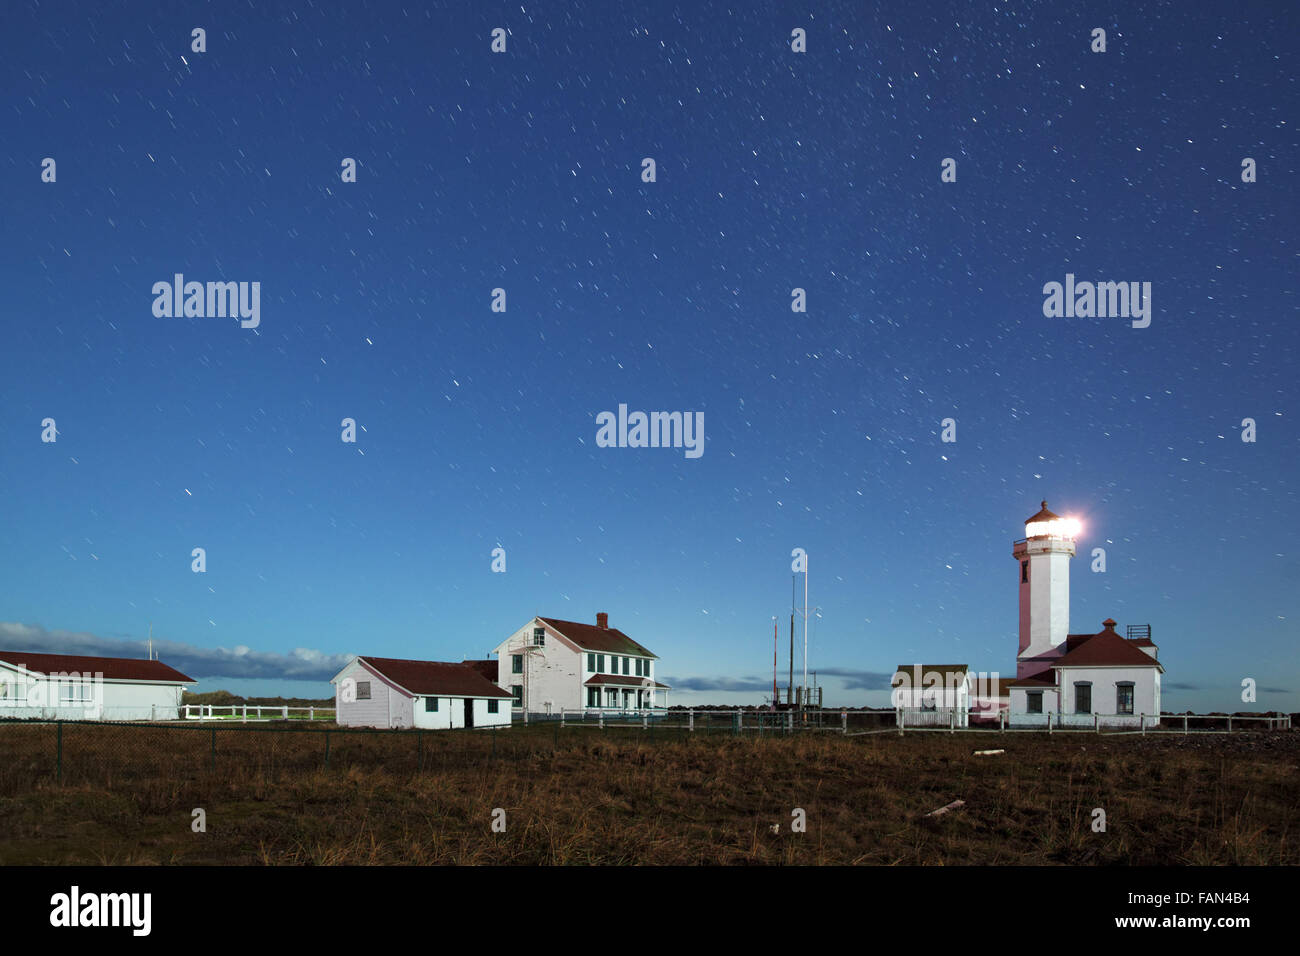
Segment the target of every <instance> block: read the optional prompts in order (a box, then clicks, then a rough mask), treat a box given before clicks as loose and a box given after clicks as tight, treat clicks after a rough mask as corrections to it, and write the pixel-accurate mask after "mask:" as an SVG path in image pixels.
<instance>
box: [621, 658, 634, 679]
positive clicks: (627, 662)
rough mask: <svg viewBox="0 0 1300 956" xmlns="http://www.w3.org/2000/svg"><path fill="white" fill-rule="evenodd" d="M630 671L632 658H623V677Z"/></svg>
mask: <svg viewBox="0 0 1300 956" xmlns="http://www.w3.org/2000/svg"><path fill="white" fill-rule="evenodd" d="M631 669H632V658H630V657H625V658H623V676H624V677H626V676H627V674H628V671H630V670H631Z"/></svg>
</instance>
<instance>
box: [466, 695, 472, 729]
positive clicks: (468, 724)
mask: <svg viewBox="0 0 1300 956" xmlns="http://www.w3.org/2000/svg"><path fill="white" fill-rule="evenodd" d="M465 726H466V727H473V726H474V698H472V697H466V698H465Z"/></svg>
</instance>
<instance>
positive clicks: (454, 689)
mask: <svg viewBox="0 0 1300 956" xmlns="http://www.w3.org/2000/svg"><path fill="white" fill-rule="evenodd" d="M357 660H358V661H359V662H360V663H361V664H363V665H364V666H365V667H367V668H369V669H370V670H372V671H374V672H375V673H376V674H378V675H379V676H381V677H383V678H384V679H386V680H387V681H389V682H390V683H392V684H395V685H396V686H397V687H398V688H399V689H401V690H404V691H406V692H407V693H408V694H410V695H411V696H413V697H416V696H425V697H428V696H443V697H500V698H502V699H505V698H507V697H509V696H510V694H509V693H508V692H507V691H504V690H502V689H501V688H500V687H498V686H497V685H496V684H494V683H492V682H491V681H490V680H488V679H487V678H486V677H484V676H483V675H482V674H480V673H479V672H478V671H477V670H475V669H474V668H473V667H470V666H469V665H467V664H453V663H450V662H444V661H407V660H401V659H399V658H394V657H358V658H357Z"/></svg>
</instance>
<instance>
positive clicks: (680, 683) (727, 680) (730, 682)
mask: <svg viewBox="0 0 1300 956" xmlns="http://www.w3.org/2000/svg"><path fill="white" fill-rule="evenodd" d="M664 683H665V684H667V685H668V686H669V687H671V688H672V689H673V690H718V691H744V692H747V693H752V692H754V691H767V692H768V693H769V694H770V693H771V692H772V682H771V681H770V680H766V681H765V680H760V679H759V678H757V677H743V678H740V679H739V680H737V679H736V678H734V677H665V678H664Z"/></svg>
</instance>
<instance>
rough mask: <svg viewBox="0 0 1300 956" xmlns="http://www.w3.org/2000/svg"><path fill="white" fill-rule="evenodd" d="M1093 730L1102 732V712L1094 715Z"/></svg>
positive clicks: (1096, 732) (1097, 732) (1095, 732)
mask: <svg viewBox="0 0 1300 956" xmlns="http://www.w3.org/2000/svg"><path fill="white" fill-rule="evenodd" d="M1092 732H1093V733H1094V734H1099V733H1101V714H1093V715H1092Z"/></svg>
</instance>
